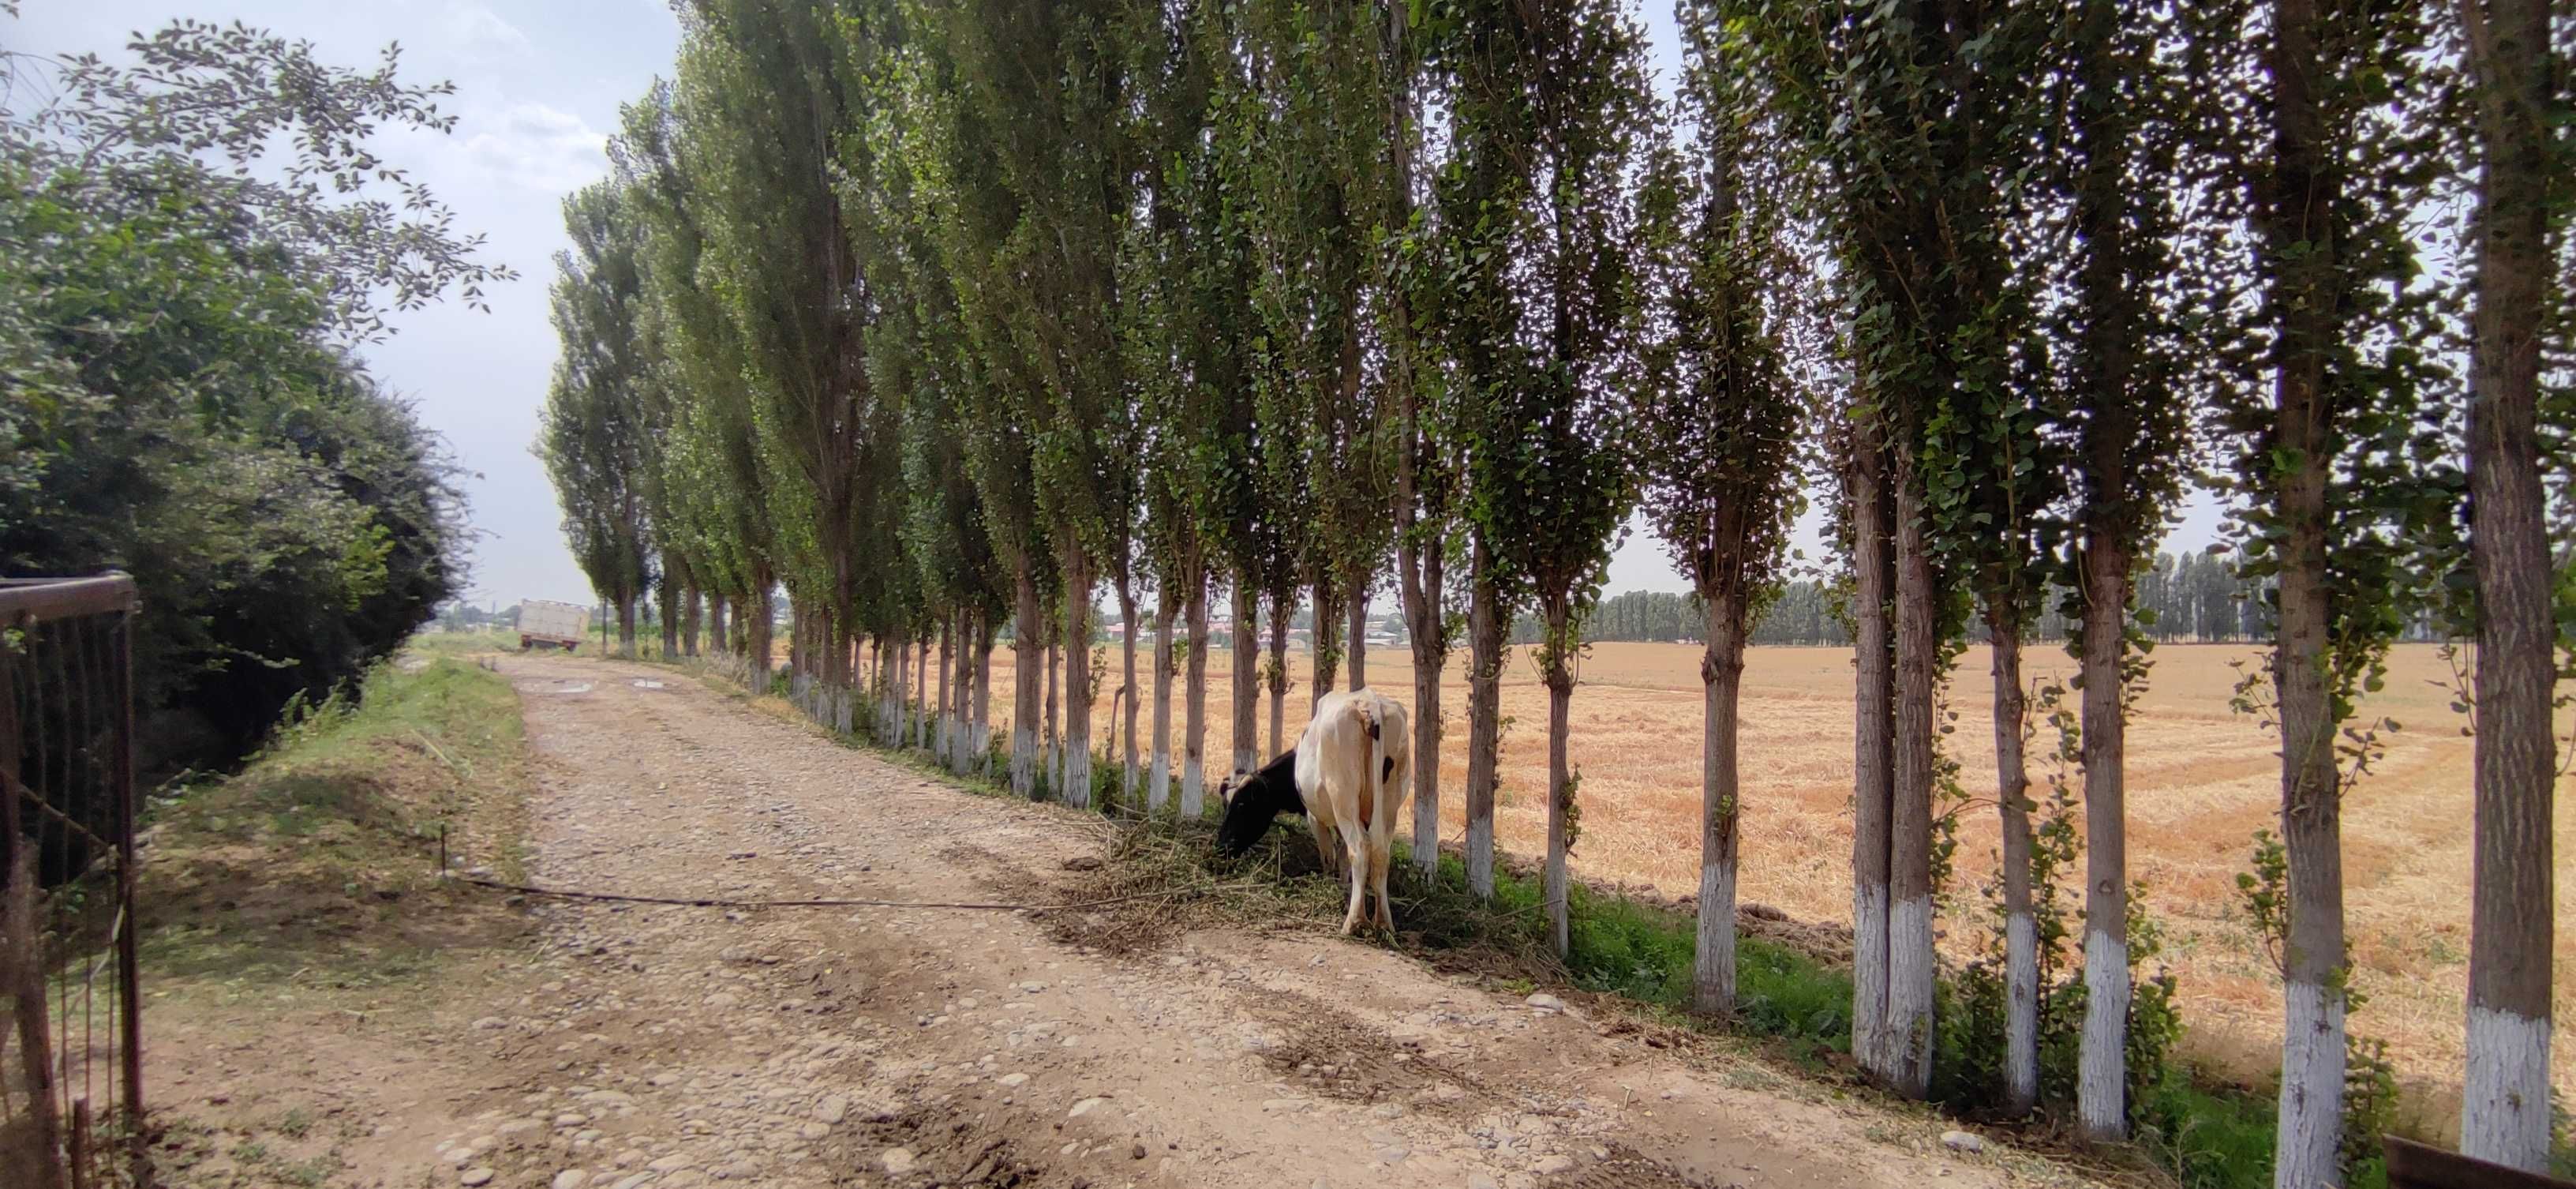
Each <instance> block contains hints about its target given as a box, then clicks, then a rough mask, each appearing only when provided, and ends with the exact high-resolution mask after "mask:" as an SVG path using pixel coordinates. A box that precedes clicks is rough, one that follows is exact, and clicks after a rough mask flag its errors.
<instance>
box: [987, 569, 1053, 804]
mask: <svg viewBox="0 0 2576 1189" xmlns="http://www.w3.org/2000/svg"><path fill="white" fill-rule="evenodd" d="M1029 566H1030V562H1029V559H1027V558H1025V557H1024V558H1021V559H1020V564H1019V600H1018V602H1019V616H1018V619H1017V620H1016V623H1015V626H1014V627H1013V628H1012V633H1011V657H1012V680H1011V791H1012V792H1013V793H1016V794H1018V795H1020V796H1022V797H1035V796H1037V790H1038V723H1039V721H1040V720H1039V711H1038V691H1039V690H1040V689H1041V688H1042V687H1043V684H1044V681H1043V678H1042V676H1041V671H1042V670H1043V669H1044V668H1045V667H1046V661H1045V657H1044V655H1043V653H1044V650H1043V649H1042V648H1040V647H1039V645H1038V631H1037V629H1038V584H1037V575H1036V574H1035V573H1033V572H1031V570H1030V568H1029ZM987 669H988V672H989V662H988V664H987ZM985 684H986V688H988V689H989V688H990V685H991V683H990V682H989V681H987V682H986V683H985Z"/></svg>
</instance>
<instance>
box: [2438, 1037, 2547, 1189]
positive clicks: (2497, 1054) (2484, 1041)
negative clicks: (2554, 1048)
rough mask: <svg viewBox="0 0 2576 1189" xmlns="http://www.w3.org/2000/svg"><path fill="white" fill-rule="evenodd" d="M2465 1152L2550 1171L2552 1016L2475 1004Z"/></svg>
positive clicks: (2464, 1110) (2463, 1104)
mask: <svg viewBox="0 0 2576 1189" xmlns="http://www.w3.org/2000/svg"><path fill="white" fill-rule="evenodd" d="M2460 1153H2461V1154H2462V1155H2464V1156H2474V1157H2476V1158H2478V1159H2480V1160H2487V1161H2492V1162H2494V1163H2496V1164H2501V1165H2504V1166H2505V1167H2507V1168H2518V1169H2521V1170H2523V1171H2525V1172H2535V1173H2545V1172H2547V1171H2549V1021H2547V1020H2535V1019H2532V1018H2530V1017H2528V1016H2518V1015H2514V1014H2513V1013H2511V1012H2501V1011H2497V1010H2495V1009H2494V1008H2489V1007H2471V1008H2470V1009H2469V1069H2468V1080H2467V1082H2466V1084H2465V1085H2463V1086H2462V1087H2461V1099H2460Z"/></svg>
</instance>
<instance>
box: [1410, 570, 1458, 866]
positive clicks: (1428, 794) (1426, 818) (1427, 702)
mask: <svg viewBox="0 0 2576 1189" xmlns="http://www.w3.org/2000/svg"><path fill="white" fill-rule="evenodd" d="M1434 564H1435V565H1436V564H1437V563H1436V562H1435V563H1434ZM1434 574H1435V584H1434V586H1433V587H1432V589H1434V590H1437V589H1439V588H1438V586H1437V584H1436V574H1437V571H1436V570H1435V571H1434ZM1439 614H1440V612H1439V608H1438V607H1437V606H1432V607H1430V608H1429V609H1428V611H1427V614H1420V615H1417V614H1415V613H1413V612H1412V611H1411V610H1410V609H1408V611H1407V615H1406V620H1407V622H1406V630H1407V632H1408V634H1410V635H1411V636H1412V637H1413V640H1412V647H1413V865H1414V866H1415V867H1418V868H1420V869H1421V871H1422V874H1423V877H1424V878H1425V879H1426V880H1427V879H1429V878H1430V877H1431V876H1433V875H1436V874H1438V873H1439V871H1440V670H1441V668H1442V667H1443V666H1444V665H1445V664H1446V663H1447V660H1448V658H1447V656H1446V655H1445V651H1446V650H1444V649H1442V648H1441V647H1440V629H1439V626H1438V624H1437V623H1436V622H1435V623H1433V625H1432V626H1431V629H1430V630H1429V631H1425V630H1423V629H1422V628H1421V627H1419V626H1417V625H1416V623H1415V621H1417V620H1420V619H1426V618H1428V619H1433V620H1436V619H1437V618H1438V616H1439Z"/></svg>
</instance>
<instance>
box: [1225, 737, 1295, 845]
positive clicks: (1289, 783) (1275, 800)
mask: <svg viewBox="0 0 2576 1189" xmlns="http://www.w3.org/2000/svg"><path fill="white" fill-rule="evenodd" d="M1217 796H1219V797H1220V798H1223V799H1224V801H1225V818H1224V820H1223V821H1221V822H1219V823H1218V824H1217V828H1216V845H1217V849H1218V850H1221V851H1224V852H1225V853H1226V854H1229V855H1241V854H1243V853H1244V852H1245V851H1248V850H1251V849H1252V844H1253V843H1256V842H1259V841H1261V836H1262V835H1263V834H1266V833H1268V832H1269V831H1270V820H1271V819H1272V818H1275V817H1278V816H1279V815H1280V814H1283V813H1294V814H1300V815H1302V814H1304V813H1305V812H1306V800H1305V798H1303V797H1301V796H1299V795H1298V794H1297V753H1296V752H1293V751H1292V752H1289V753H1288V754H1286V755H1283V756H1281V757H1279V758H1278V759H1275V760H1272V761H1270V763H1269V764H1268V765H1267V766H1265V767H1264V768H1262V769H1261V770H1260V771H1259V772H1255V773H1253V774H1251V775H1249V776H1236V777H1229V778H1227V780H1226V782H1225V784H1224V785H1223V786H1222V787H1220V788H1219V789H1218V790H1217Z"/></svg>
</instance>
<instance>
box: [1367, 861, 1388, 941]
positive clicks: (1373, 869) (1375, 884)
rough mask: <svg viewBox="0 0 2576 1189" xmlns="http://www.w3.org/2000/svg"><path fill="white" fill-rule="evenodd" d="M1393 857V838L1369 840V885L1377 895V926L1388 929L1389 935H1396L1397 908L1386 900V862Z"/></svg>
mask: <svg viewBox="0 0 2576 1189" xmlns="http://www.w3.org/2000/svg"><path fill="white" fill-rule="evenodd" d="M1393 857H1395V840H1394V839H1393V838H1391V837H1390V838H1373V839H1371V840H1370V841H1369V856H1368V859H1369V886H1370V890H1371V891H1372V892H1373V893H1374V894H1375V895H1376V896H1377V927H1378V928H1380V929H1384V930H1386V932H1387V936H1389V937H1392V936H1394V935H1395V910H1394V909H1393V908H1390V907H1388V905H1387V902H1386V864H1387V860H1389V859H1391V858H1393Z"/></svg>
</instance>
